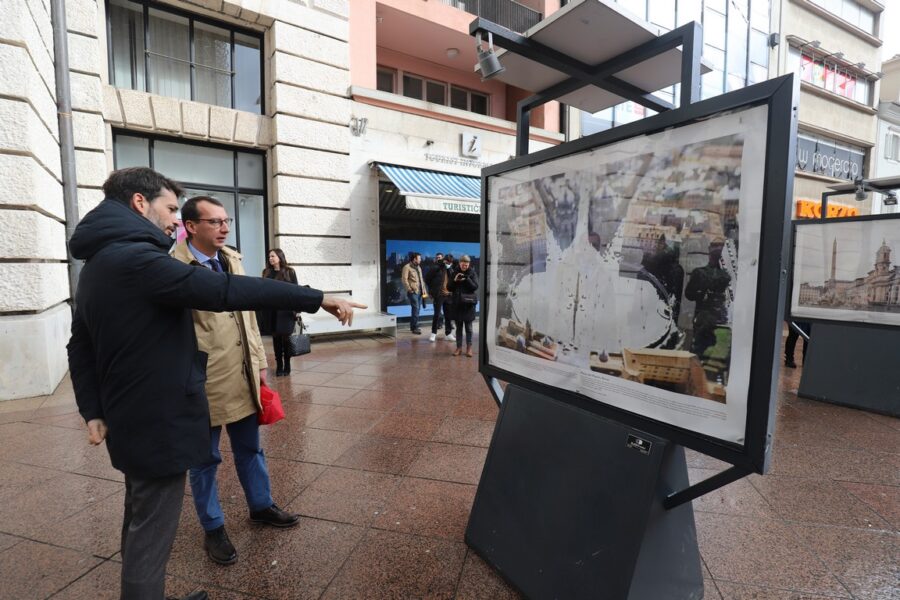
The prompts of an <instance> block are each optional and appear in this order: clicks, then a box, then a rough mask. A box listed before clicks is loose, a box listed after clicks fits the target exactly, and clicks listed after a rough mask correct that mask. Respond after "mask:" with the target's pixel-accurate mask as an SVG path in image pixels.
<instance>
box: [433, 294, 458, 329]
mask: <svg viewBox="0 0 900 600" xmlns="http://www.w3.org/2000/svg"><path fill="white" fill-rule="evenodd" d="M451 300H453V297H452V296H432V303H433V304H434V317H432V319H431V333H437V332H438V329H440V328H441V325H443V326H444V333H445V334H446V335H450V334H451V333H453V319H452V318H451V317H450V306H451V305H450V301H451Z"/></svg>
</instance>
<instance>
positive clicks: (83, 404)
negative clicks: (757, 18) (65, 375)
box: [66, 310, 103, 422]
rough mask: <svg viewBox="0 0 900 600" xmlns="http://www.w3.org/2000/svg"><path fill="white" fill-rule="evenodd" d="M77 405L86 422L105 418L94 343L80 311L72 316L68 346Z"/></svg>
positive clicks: (76, 311) (70, 370)
mask: <svg viewBox="0 0 900 600" xmlns="http://www.w3.org/2000/svg"><path fill="white" fill-rule="evenodd" d="M66 350H67V352H68V355H69V372H70V374H71V377H72V387H73V389H74V390H75V403H76V404H77V405H78V412H79V413H81V416H82V418H84V421H85V422H88V421H90V420H91V419H102V418H103V406H102V404H101V403H100V385H99V380H100V378H99V377H98V374H97V363H96V354H95V352H94V342H93V341H92V340H91V335H90V333H89V332H88V328H87V325H85V323H84V320H83V319H82V318H81V314H80V313H79V312H78V310H75V311H74V314H73V315H72V337H71V338H69V343H68V344H67V345H66Z"/></svg>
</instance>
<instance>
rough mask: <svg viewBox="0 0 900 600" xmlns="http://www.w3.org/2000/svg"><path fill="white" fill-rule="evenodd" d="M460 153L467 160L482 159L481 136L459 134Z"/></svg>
mask: <svg viewBox="0 0 900 600" xmlns="http://www.w3.org/2000/svg"><path fill="white" fill-rule="evenodd" d="M459 153H460V155H461V156H465V157H466V158H481V135H480V134H477V133H468V132H466V133H461V134H459Z"/></svg>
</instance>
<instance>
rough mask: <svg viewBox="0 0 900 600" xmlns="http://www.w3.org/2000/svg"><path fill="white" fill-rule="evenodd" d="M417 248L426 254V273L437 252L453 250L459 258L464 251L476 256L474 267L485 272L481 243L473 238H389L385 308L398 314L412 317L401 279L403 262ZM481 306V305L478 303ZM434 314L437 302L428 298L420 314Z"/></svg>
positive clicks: (431, 266) (472, 265) (424, 269)
mask: <svg viewBox="0 0 900 600" xmlns="http://www.w3.org/2000/svg"><path fill="white" fill-rule="evenodd" d="M413 252H418V253H420V254H421V255H422V263H421V265H420V266H421V267H422V274H423V275H427V274H428V271H429V270H430V269H432V268H434V266H435V263H434V256H435V254H437V253H438V252H440V253H441V254H444V255H446V254H452V255H453V256H454V258H456V259H459V257H460V256H462V255H463V254H468V255H469V257H470V258H471V259H472V264H471V267H470V268H474V269H475V272H476V273H480V272H481V245H480V244H476V243H473V242H455V241H450V242H447V241H439V240H385V242H384V271H383V273H384V286H385V310H386V311H387V312H389V313H390V314H392V315H396V316H398V317H409V316H410V314H411V308H410V306H409V300H408V299H407V297H406V289H405V288H404V287H403V283H402V282H401V280H400V274H401V272H402V271H403V265H405V264H406V263H407V262H409V257H410V255H411V254H412V253H413ZM476 308H477V307H476ZM433 314H434V304H433V303H432V302H431V299H426V303H425V306H424V307H422V308H421V309H420V310H419V316H420V317H422V316H429V315H433Z"/></svg>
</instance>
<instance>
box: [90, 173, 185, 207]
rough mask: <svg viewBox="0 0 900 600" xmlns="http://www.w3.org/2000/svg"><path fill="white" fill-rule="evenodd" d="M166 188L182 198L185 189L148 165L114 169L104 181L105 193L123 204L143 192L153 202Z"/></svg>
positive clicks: (126, 203)
mask: <svg viewBox="0 0 900 600" xmlns="http://www.w3.org/2000/svg"><path fill="white" fill-rule="evenodd" d="M164 189H166V190H169V191H170V192H172V193H173V194H175V196H176V197H178V198H180V197H181V196H183V195H184V189H182V187H181V186H180V185H179V184H178V183H177V182H175V181H172V180H171V179H169V178H168V177H165V176H163V175H160V174H159V173H157V172H156V171H154V170H153V169H148V168H147V167H128V168H127V169H119V170H118V171H113V172H112V173H110V174H109V177H107V178H106V181H104V182H103V193H104V194H105V195H106V197H107V198H112V199H113V200H116V201H118V202H121V203H122V204H125V205H128V204H130V203H131V197H132V196H134V195H135V194H141V195H142V196H144V198H146V199H147V201H148V202H153V201H154V200H155V199H156V198H157V197H158V196H159V195H160V194H161V193H162V191H163V190H164Z"/></svg>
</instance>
